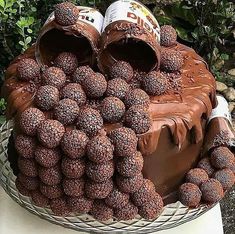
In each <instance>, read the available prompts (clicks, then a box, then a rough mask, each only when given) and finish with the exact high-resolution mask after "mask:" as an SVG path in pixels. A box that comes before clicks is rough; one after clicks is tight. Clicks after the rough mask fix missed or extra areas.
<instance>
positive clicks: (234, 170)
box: [229, 162, 235, 174]
mask: <svg viewBox="0 0 235 234" xmlns="http://www.w3.org/2000/svg"><path fill="white" fill-rule="evenodd" d="M229 169H230V170H231V171H232V172H233V174H235V162H233V164H232V165H231V166H230V167H229Z"/></svg>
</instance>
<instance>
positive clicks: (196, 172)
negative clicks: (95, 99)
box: [186, 168, 209, 186]
mask: <svg viewBox="0 0 235 234" xmlns="http://www.w3.org/2000/svg"><path fill="white" fill-rule="evenodd" d="M208 179H209V176H208V174H207V173H206V171H205V170H203V169H201V168H194V169H191V170H190V171H189V172H188V173H187V175H186V182H188V183H192V184H195V185H197V186H200V185H201V184H202V183H203V182H205V181H207V180H208Z"/></svg>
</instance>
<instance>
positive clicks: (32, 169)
mask: <svg viewBox="0 0 235 234" xmlns="http://www.w3.org/2000/svg"><path fill="white" fill-rule="evenodd" d="M18 167H19V169H20V171H21V172H22V173H23V174H24V175H26V176H30V177H36V176H37V175H38V169H37V164H36V162H35V160H34V159H26V158H22V157H19V158H18Z"/></svg>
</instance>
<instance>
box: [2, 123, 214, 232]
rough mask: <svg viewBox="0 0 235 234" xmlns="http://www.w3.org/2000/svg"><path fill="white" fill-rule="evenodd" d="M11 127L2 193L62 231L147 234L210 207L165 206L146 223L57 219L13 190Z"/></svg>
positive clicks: (8, 126)
mask: <svg viewBox="0 0 235 234" xmlns="http://www.w3.org/2000/svg"><path fill="white" fill-rule="evenodd" d="M12 127H13V123H12V122H11V121H9V122H5V123H4V124H3V125H2V126H1V128H0V131H1V134H0V182H1V185H2V187H3V189H4V190H5V191H6V193H7V194H8V195H9V196H10V197H11V198H12V199H13V200H14V201H16V202H17V203H18V204H19V205H21V206H22V207H24V208H25V209H27V210H28V211H30V212H31V213H33V214H35V215H37V216H39V217H40V218H42V219H45V220H47V221H49V222H52V223H55V224H58V225H61V226H63V227H67V228H71V229H75V230H78V231H86V232H89V233H91V232H93V233H151V232H153V231H160V230H164V229H169V228H172V227H175V226H178V225H180V224H183V223H185V222H188V221H190V220H193V219H195V218H197V217H199V216H200V215H202V214H204V213H205V212H207V211H208V210H209V209H210V208H212V207H207V206H200V207H198V208H197V209H189V208H188V207H185V206H183V205H182V204H181V203H180V202H176V203H174V204H170V205H167V206H166V207H165V208H164V211H163V213H162V214H161V216H160V217H158V218H157V219H156V220H152V221H148V220H145V219H142V218H140V217H137V218H136V219H134V220H131V221H121V222H116V221H109V222H98V221H96V220H94V219H93V218H92V217H91V216H89V215H75V214H74V216H68V217H60V216H56V215H54V214H53V213H52V212H51V210H50V209H49V208H47V209H45V208H41V207H38V206H36V205H34V204H33V203H32V201H31V199H30V198H28V197H25V196H23V195H21V194H20V193H19V192H18V190H17V189H16V187H15V179H16V177H15V176H14V174H13V172H12V169H11V168H10V164H9V162H8V160H7V144H8V139H9V137H10V134H11V131H12Z"/></svg>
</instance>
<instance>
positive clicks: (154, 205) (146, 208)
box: [139, 193, 164, 220]
mask: <svg viewBox="0 0 235 234" xmlns="http://www.w3.org/2000/svg"><path fill="white" fill-rule="evenodd" d="M163 206H164V204H163V200H162V198H161V196H160V195H159V194H158V193H155V197H154V199H153V200H151V201H149V202H147V203H145V204H143V205H141V206H140V207H139V215H140V216H141V217H142V218H144V219H147V220H150V219H155V218H157V217H159V215H160V214H161V213H162V210H163Z"/></svg>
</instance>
